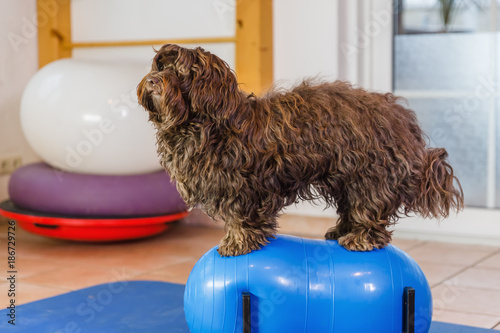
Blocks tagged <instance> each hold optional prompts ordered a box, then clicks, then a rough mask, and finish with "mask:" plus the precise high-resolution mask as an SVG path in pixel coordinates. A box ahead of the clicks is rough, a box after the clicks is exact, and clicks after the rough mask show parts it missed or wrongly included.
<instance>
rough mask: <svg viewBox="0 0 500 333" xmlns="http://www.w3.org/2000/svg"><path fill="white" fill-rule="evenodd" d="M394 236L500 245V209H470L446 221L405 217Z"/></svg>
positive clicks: (395, 229) (395, 230)
mask: <svg viewBox="0 0 500 333" xmlns="http://www.w3.org/2000/svg"><path fill="white" fill-rule="evenodd" d="M394 236H395V237H401V238H414V239H421V240H432V241H443V242H453V243H464V244H478V245H493V246H500V210H498V209H482V208H466V209H464V211H462V212H460V213H459V214H456V215H452V216H450V217H448V218H446V219H443V220H442V221H438V220H435V219H423V218H421V217H417V216H413V217H408V218H402V219H401V220H400V222H399V223H398V224H397V225H396V226H395V228H394Z"/></svg>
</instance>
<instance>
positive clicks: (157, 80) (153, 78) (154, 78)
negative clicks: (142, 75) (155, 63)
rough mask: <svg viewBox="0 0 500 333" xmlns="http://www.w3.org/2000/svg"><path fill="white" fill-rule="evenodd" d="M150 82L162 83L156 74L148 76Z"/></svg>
mask: <svg viewBox="0 0 500 333" xmlns="http://www.w3.org/2000/svg"><path fill="white" fill-rule="evenodd" d="M148 83H150V84H158V83H160V79H159V78H157V77H154V76H150V77H148Z"/></svg>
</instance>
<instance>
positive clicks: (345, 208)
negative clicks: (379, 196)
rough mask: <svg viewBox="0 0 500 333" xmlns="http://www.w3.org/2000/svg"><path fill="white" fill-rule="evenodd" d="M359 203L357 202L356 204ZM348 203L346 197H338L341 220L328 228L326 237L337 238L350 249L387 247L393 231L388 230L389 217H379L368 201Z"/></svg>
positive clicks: (369, 249)
mask: <svg viewBox="0 0 500 333" xmlns="http://www.w3.org/2000/svg"><path fill="white" fill-rule="evenodd" d="M356 203H357V204H356ZM356 203H355V204H354V205H350V204H349V203H347V200H346V197H342V198H338V202H337V206H338V209H337V213H338V214H339V220H338V222H337V225H336V226H335V227H332V228H330V229H329V230H328V232H327V233H326V235H325V238H326V239H332V240H337V241H338V242H339V244H340V245H342V246H343V247H344V248H346V249H347V250H350V251H371V250H373V249H380V248H383V247H385V246H386V245H387V244H388V243H389V242H390V241H391V237H392V236H391V235H392V232H390V231H389V230H387V227H388V226H389V222H388V220H387V218H385V219H384V218H378V217H377V215H379V214H375V213H374V209H371V210H370V209H369V208H368V207H376V206H373V205H372V206H370V205H369V202H368V200H367V201H357V202H356Z"/></svg>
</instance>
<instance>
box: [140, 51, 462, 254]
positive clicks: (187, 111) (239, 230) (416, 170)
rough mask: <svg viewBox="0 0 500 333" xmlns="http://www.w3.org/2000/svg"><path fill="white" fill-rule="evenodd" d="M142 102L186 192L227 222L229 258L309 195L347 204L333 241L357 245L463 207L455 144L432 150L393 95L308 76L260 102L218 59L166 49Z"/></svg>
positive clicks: (381, 242) (375, 244)
mask: <svg viewBox="0 0 500 333" xmlns="http://www.w3.org/2000/svg"><path fill="white" fill-rule="evenodd" d="M138 97H139V101H140V103H141V104H142V105H143V106H144V107H145V108H146V109H147V110H148V111H149V117H150V120H151V121H152V122H153V123H154V125H155V126H156V129H157V139H158V143H157V144H158V152H159V154H160V156H161V163H162V165H163V167H164V168H165V169H166V170H167V171H168V172H169V173H170V175H171V176H172V178H173V179H175V180H176V182H177V188H178V190H179V192H180V194H181V196H182V197H183V198H184V200H185V201H186V203H187V204H188V205H191V206H195V205H197V204H201V206H202V207H203V208H204V209H205V211H206V212H207V213H208V215H210V216H212V217H213V218H215V219H218V220H222V221H224V222H225V228H226V235H225V237H224V238H223V240H222V242H221V244H220V246H219V254H221V255H223V256H235V255H241V254H245V253H248V252H250V251H252V250H256V249H259V248H260V247H261V246H263V245H265V244H266V243H268V238H269V237H273V236H274V235H275V233H276V227H277V224H276V218H277V216H278V214H279V212H280V211H281V210H282V209H283V207H285V206H287V205H290V204H292V203H294V202H297V201H298V200H300V199H305V200H314V199H318V198H323V199H324V200H325V201H326V203H327V205H328V206H334V207H336V209H337V212H338V214H339V216H340V218H339V220H338V223H337V225H336V226H335V227H332V228H331V229H330V230H328V232H327V233H326V238H327V239H338V241H339V243H340V244H341V245H342V246H344V247H345V248H347V249H349V250H357V251H369V250H372V249H373V248H381V247H384V246H385V245H387V244H388V242H389V241H390V240H391V232H390V231H388V230H387V227H388V226H389V225H391V224H393V223H394V222H396V220H397V219H398V217H399V215H401V214H408V213H410V212H416V213H419V214H420V215H422V216H424V217H428V216H430V217H440V216H443V217H446V216H447V215H448V214H449V211H450V210H451V209H453V208H454V209H456V210H459V209H461V208H462V207H463V194H462V189H461V187H460V184H459V183H458V181H457V187H454V184H453V183H454V180H455V179H456V178H455V177H454V176H453V170H452V168H451V167H450V165H449V164H448V163H447V162H446V160H445V159H446V157H447V153H446V151H445V150H444V149H442V148H426V147H425V141H424V139H423V138H422V136H423V133H422V131H421V129H420V127H419V126H418V123H417V120H416V118H415V114H414V112H413V111H412V110H409V109H407V108H405V107H404V106H403V105H401V104H400V103H399V101H400V100H399V99H398V98H397V97H395V96H394V95H392V94H390V93H388V94H380V93H373V92H367V91H365V90H363V89H360V88H354V87H353V86H351V85H350V84H349V83H347V82H342V81H336V82H333V83H326V82H324V83H318V84H316V83H313V82H311V81H305V82H303V83H302V84H300V85H298V86H297V87H295V88H293V89H291V90H290V91H285V90H283V91H279V90H278V91H271V92H269V93H267V94H266V95H265V96H263V97H256V96H254V95H253V94H247V93H244V92H243V91H241V90H239V88H238V82H237V80H236V76H235V75H234V73H233V72H232V71H231V69H230V68H229V66H228V65H227V64H226V63H225V62H224V61H222V60H221V59H220V58H218V57H217V56H215V55H213V54H211V53H209V52H207V51H205V50H203V49H202V48H196V49H186V48H182V47H179V46H177V45H171V44H167V45H164V46H163V47H162V48H161V49H160V50H159V51H158V52H157V54H156V57H155V58H154V60H153V64H152V69H151V72H150V73H149V74H148V75H147V76H146V77H145V78H144V79H143V80H142V81H141V83H140V84H139V86H138Z"/></svg>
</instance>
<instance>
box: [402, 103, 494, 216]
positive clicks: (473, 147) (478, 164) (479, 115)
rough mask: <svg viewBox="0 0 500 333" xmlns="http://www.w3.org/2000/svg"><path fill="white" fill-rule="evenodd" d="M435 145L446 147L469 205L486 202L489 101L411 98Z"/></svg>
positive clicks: (432, 143)
mask: <svg viewBox="0 0 500 333" xmlns="http://www.w3.org/2000/svg"><path fill="white" fill-rule="evenodd" d="M408 101H409V103H410V107H411V108H412V109H413V110H415V112H416V113H417V116H418V119H419V122H420V124H421V126H422V129H423V130H424V132H425V133H426V134H427V136H428V137H429V140H430V146H432V147H444V148H446V150H447V151H448V154H449V161H450V164H451V165H452V166H453V169H454V170H455V173H456V176H457V177H458V179H459V180H460V183H461V184H462V188H463V190H464V194H465V200H466V203H467V205H469V206H485V205H486V198H487V181H488V179H487V168H486V166H487V165H488V163H487V158H488V157H487V156H488V131H487V130H485V129H487V128H488V115H489V111H488V109H489V101H480V100H478V99H455V98H453V99H446V98H410V99H408Z"/></svg>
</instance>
